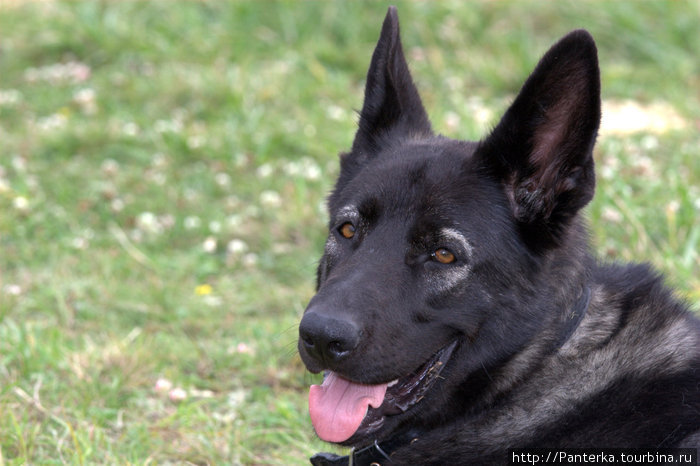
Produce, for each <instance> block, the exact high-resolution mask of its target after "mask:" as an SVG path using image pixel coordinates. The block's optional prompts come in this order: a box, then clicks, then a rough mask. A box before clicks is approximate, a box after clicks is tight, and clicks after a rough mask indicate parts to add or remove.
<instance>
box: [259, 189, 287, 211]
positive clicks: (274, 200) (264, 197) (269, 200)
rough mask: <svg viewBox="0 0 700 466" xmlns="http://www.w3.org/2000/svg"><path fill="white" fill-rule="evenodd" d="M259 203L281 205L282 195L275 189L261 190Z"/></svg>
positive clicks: (272, 205) (269, 205)
mask: <svg viewBox="0 0 700 466" xmlns="http://www.w3.org/2000/svg"><path fill="white" fill-rule="evenodd" d="M260 204H262V205H263V206H265V207H280V206H281V205H282V197H281V196H280V195H279V193H278V192H277V191H271V190H267V191H263V192H262V193H260Z"/></svg>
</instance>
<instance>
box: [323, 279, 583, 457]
mask: <svg viewBox="0 0 700 466" xmlns="http://www.w3.org/2000/svg"><path fill="white" fill-rule="evenodd" d="M590 302H591V289H590V288H589V287H585V288H584V289H583V290H581V296H580V297H579V298H578V300H577V301H576V304H575V305H574V308H573V309H572V310H571V312H570V313H568V314H567V315H566V317H567V319H566V322H565V323H564V326H563V328H562V333H561V334H560V335H559V339H558V341H557V345H556V348H557V349H558V348H561V347H562V346H563V345H564V343H566V341H567V340H568V339H569V338H570V337H571V335H573V333H574V332H575V331H576V329H577V328H578V326H579V324H580V323H581V321H582V320H583V317H584V316H585V315H586V311H587V310H588V305H589V304H590ZM417 439H418V435H417V433H416V432H415V431H411V432H408V433H406V434H403V435H397V436H395V437H392V438H390V439H389V440H386V441H384V442H381V443H379V442H377V441H376V440H375V441H374V443H373V444H371V445H369V446H367V447H364V448H361V449H359V450H356V449H354V448H353V449H352V450H351V451H350V454H349V455H347V456H339V455H335V454H333V453H317V454H315V455H314V456H312V457H311V464H312V465H313V466H370V465H377V466H381V465H383V464H388V463H391V462H392V460H391V455H393V454H394V452H395V451H396V450H398V449H399V448H401V447H402V446H404V445H407V444H408V445H410V444H411V443H413V442H414V441H416V440H417Z"/></svg>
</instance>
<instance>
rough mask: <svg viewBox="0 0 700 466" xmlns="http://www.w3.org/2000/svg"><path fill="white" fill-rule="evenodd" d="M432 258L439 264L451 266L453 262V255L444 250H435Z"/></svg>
mask: <svg viewBox="0 0 700 466" xmlns="http://www.w3.org/2000/svg"><path fill="white" fill-rule="evenodd" d="M433 257H434V258H435V260H436V261H438V262H439V263H441V264H451V263H452V262H454V261H455V255H454V254H452V253H451V252H450V251H449V250H447V249H445V248H440V249H436V250H435V252H433Z"/></svg>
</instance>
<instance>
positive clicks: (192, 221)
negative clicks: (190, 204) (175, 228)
mask: <svg viewBox="0 0 700 466" xmlns="http://www.w3.org/2000/svg"><path fill="white" fill-rule="evenodd" d="M184 224H185V230H194V229H196V228H199V227H200V226H201V225H202V220H201V219H200V218H199V217H197V216H195V215H189V216H187V217H185V222H184Z"/></svg>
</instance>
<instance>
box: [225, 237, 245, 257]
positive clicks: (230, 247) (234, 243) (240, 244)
mask: <svg viewBox="0 0 700 466" xmlns="http://www.w3.org/2000/svg"><path fill="white" fill-rule="evenodd" d="M226 250H227V251H228V252H229V254H243V253H244V252H246V251H248V245H247V244H246V242H245V241H243V240H241V239H232V240H231V241H229V242H228V244H227V245H226Z"/></svg>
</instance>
